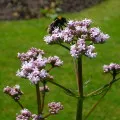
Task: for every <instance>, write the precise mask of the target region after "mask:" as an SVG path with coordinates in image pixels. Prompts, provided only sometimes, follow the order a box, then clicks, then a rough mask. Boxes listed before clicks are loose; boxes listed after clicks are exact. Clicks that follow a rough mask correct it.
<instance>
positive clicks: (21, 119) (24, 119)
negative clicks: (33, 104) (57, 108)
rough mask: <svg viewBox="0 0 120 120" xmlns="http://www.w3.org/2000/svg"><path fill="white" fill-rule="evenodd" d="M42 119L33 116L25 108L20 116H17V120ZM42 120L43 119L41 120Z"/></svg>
mask: <svg viewBox="0 0 120 120" xmlns="http://www.w3.org/2000/svg"><path fill="white" fill-rule="evenodd" d="M40 118H42V117H41V116H38V115H36V114H32V113H31V112H30V111H29V110H28V109H26V108H24V109H23V110H21V111H20V114H19V115H18V114H17V116H16V120H39V119H40ZM40 120H41V119H40Z"/></svg>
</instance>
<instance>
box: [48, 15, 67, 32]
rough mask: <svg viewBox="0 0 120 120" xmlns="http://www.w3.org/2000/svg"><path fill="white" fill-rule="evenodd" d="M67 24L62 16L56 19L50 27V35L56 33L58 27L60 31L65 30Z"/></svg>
mask: <svg viewBox="0 0 120 120" xmlns="http://www.w3.org/2000/svg"><path fill="white" fill-rule="evenodd" d="M66 23H67V20H66V18H64V17H62V16H58V17H56V18H55V19H54V21H53V22H52V23H51V24H50V25H49V27H48V33H49V34H52V31H54V29H55V28H56V27H58V28H59V29H63V27H64V26H66Z"/></svg>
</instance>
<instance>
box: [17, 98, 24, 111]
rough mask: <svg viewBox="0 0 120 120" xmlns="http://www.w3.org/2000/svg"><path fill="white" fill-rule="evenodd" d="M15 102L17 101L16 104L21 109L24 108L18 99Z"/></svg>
mask: <svg viewBox="0 0 120 120" xmlns="http://www.w3.org/2000/svg"><path fill="white" fill-rule="evenodd" d="M16 102H17V103H18V105H19V106H20V107H21V108H22V109H24V107H23V105H22V104H21V103H20V101H18V100H17V101H16Z"/></svg>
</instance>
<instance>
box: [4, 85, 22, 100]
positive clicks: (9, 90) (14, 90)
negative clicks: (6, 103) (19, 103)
mask: <svg viewBox="0 0 120 120" xmlns="http://www.w3.org/2000/svg"><path fill="white" fill-rule="evenodd" d="M3 92H4V93H6V94H8V95H9V96H11V97H12V98H13V99H15V100H19V99H20V97H21V95H23V92H22V91H21V90H20V86H19V85H15V86H14V87H9V86H6V87H5V88H4V89H3Z"/></svg>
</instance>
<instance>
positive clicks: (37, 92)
mask: <svg viewBox="0 0 120 120" xmlns="http://www.w3.org/2000/svg"><path fill="white" fill-rule="evenodd" d="M36 94H37V105H38V115H40V114H41V98H40V90H39V83H37V84H36Z"/></svg>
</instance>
